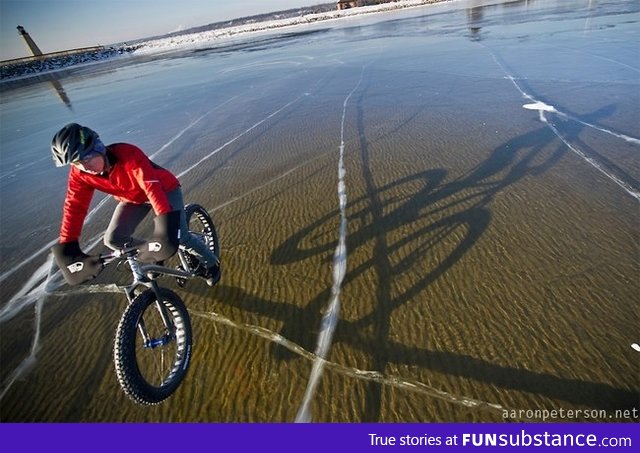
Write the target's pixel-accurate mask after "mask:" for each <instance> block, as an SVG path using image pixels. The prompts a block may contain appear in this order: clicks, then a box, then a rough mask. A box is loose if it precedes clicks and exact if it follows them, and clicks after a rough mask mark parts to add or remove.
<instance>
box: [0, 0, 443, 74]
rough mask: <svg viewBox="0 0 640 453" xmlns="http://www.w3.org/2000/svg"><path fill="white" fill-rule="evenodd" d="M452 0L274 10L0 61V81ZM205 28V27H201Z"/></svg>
mask: <svg viewBox="0 0 640 453" xmlns="http://www.w3.org/2000/svg"><path fill="white" fill-rule="evenodd" d="M445 1H453V0H396V1H392V2H390V3H382V4H379V5H371V6H362V7H358V8H350V9H344V10H337V9H335V10H330V11H324V12H319V13H312V14H301V15H298V16H295V17H288V18H279V14H278V13H273V14H272V15H270V16H268V17H271V19H267V20H260V21H258V20H256V21H253V20H250V19H251V18H248V19H249V20H245V21H244V23H242V24H241V25H236V26H233V25H232V24H233V22H234V21H231V22H230V24H231V25H229V26H225V27H219V28H215V29H213V27H211V28H212V29H208V30H204V31H199V32H195V33H184V34H180V35H173V36H168V37H160V38H155V39H149V40H146V41H145V40H141V41H138V42H137V43H136V44H135V45H120V46H111V47H109V48H105V49H104V50H102V51H98V52H88V53H82V54H75V55H68V56H64V57H53V58H45V59H38V60H30V61H24V62H15V63H6V64H2V65H0V81H2V82H5V81H10V80H16V79H28V78H30V77H34V76H39V75H42V74H48V73H52V72H56V71H60V70H63V69H68V68H70V67H74V66H78V65H84V64H88V63H95V62H101V61H106V60H110V59H112V58H113V57H116V56H125V55H134V56H135V55H152V54H154V53H164V52H170V51H174V50H181V49H188V48H193V47H198V46H201V45H206V44H210V43H211V42H213V41H216V40H219V39H223V38H229V37H233V36H238V35H242V34H248V33H252V32H259V31H266V30H274V29H278V28H283V27H290V26H294V25H304V24H311V23H315V22H320V21H326V20H332V19H339V18H343V17H351V16H358V15H364V14H372V13H380V12H385V11H393V10H398V9H403V8H410V7H417V6H422V5H428V4H432V3H441V2H445ZM201 28H207V27H201Z"/></svg>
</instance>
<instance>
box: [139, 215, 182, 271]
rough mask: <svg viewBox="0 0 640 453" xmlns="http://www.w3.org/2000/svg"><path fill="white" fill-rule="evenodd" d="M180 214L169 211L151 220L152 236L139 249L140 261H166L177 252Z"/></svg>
mask: <svg viewBox="0 0 640 453" xmlns="http://www.w3.org/2000/svg"><path fill="white" fill-rule="evenodd" d="M180 214H181V212H180V211H171V212H168V213H167V214H162V215H159V216H157V217H156V218H155V219H153V224H154V229H153V236H152V237H151V239H150V240H148V241H147V242H145V243H144V244H142V245H141V246H140V247H139V250H140V253H139V254H138V259H139V260H140V261H143V262H149V261H162V260H166V259H167V258H169V257H171V256H173V255H174V254H175V253H176V252H177V251H178V245H179V244H180V240H179V236H178V235H179V233H180Z"/></svg>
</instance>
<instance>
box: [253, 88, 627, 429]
mask: <svg viewBox="0 0 640 453" xmlns="http://www.w3.org/2000/svg"><path fill="white" fill-rule="evenodd" d="M363 98H364V94H363V95H362V97H361V98H360V99H359V102H358V104H357V108H358V120H357V121H358V130H359V137H360V150H361V160H362V168H361V171H362V178H363V180H364V181H365V184H366V194H367V195H365V196H363V197H361V198H359V199H356V200H354V201H351V202H350V203H349V206H348V219H349V225H350V227H349V232H348V236H347V249H348V250H349V251H351V253H353V251H354V250H357V249H358V248H359V247H362V246H364V245H365V243H371V242H372V241H373V250H374V252H373V256H372V257H371V258H370V259H368V260H367V261H365V262H363V263H361V264H359V265H357V266H356V267H353V268H350V269H348V272H347V274H346V277H345V280H344V282H343V287H345V288H347V287H348V286H349V285H350V284H351V283H352V282H354V281H355V280H357V279H358V278H361V277H362V276H363V274H364V273H365V272H368V273H370V272H371V271H373V272H374V273H375V275H376V281H377V287H376V296H375V308H374V309H373V311H372V312H370V313H369V314H367V315H365V316H362V317H360V318H359V319H357V320H356V321H347V320H344V319H341V320H340V323H339V324H338V327H337V330H336V333H335V337H334V338H335V342H336V343H340V342H342V343H346V344H348V345H350V346H352V347H354V348H359V349H361V350H362V351H363V352H365V353H371V351H375V353H374V354H372V357H371V369H373V370H376V371H382V372H384V370H385V369H386V368H387V367H388V365H389V364H391V363H393V364H400V363H402V364H408V365H416V366H420V367H424V368H428V369H433V370H436V371H440V372H444V373H448V374H451V375H455V376H464V377H467V378H472V379H474V380H477V381H480V382H487V383H490V384H493V385H497V386H500V387H503V388H507V389H515V390H520V391H525V392H530V393H535V394H541V395H546V396H548V397H551V398H557V399H561V400H565V401H570V402H572V403H575V404H586V405H587V406H590V407H597V408H607V409H611V408H616V407H617V408H620V407H627V406H629V407H630V405H631V404H632V403H630V402H631V401H633V400H634V398H636V395H635V394H634V393H633V392H630V391H627V390H621V389H616V388H613V387H611V386H609V385H606V384H599V383H590V382H584V381H579V380H573V379H570V380H566V379H561V378H558V377H556V376H554V375H549V374H543V373H537V372H533V371H527V370H522V369H516V368H512V367H505V366H500V365H495V364H493V363H491V362H490V361H484V360H481V359H476V358H471V357H468V356H465V355H460V354H456V353H448V352H436V351H429V350H426V349H420V348H412V347H408V346H405V345H402V344H394V342H393V341H391V338H390V324H391V317H392V314H393V312H394V311H395V310H396V309H398V308H399V307H401V306H402V305H403V304H405V303H406V302H408V301H411V300H414V299H415V298H416V297H418V296H419V295H420V293H421V292H423V291H424V290H425V289H426V288H427V287H428V286H429V285H431V284H432V283H433V282H434V281H435V280H437V279H438V278H439V277H440V276H442V275H443V274H444V273H446V272H447V271H448V270H449V269H451V268H452V267H453V266H454V265H455V264H456V263H457V262H458V261H459V260H460V259H461V258H462V257H463V256H464V255H465V254H466V253H467V252H468V251H469V250H470V249H471V248H472V247H473V246H474V245H475V244H476V243H477V241H478V239H479V238H480V237H481V236H482V234H483V233H484V232H485V231H486V230H487V228H488V227H489V225H490V222H491V211H490V203H491V201H492V200H494V199H495V197H496V195H498V194H499V193H501V192H503V191H504V190H507V189H508V188H509V186H511V185H512V184H515V183H517V182H519V181H521V180H522V179H523V178H526V177H535V176H538V175H541V174H543V173H545V172H546V171H547V170H549V169H550V168H552V167H553V166H554V165H555V164H556V163H557V162H558V161H559V160H560V159H561V158H563V156H564V155H565V154H566V153H567V148H566V146H565V145H564V144H563V143H558V145H557V147H555V148H552V149H551V150H549V147H551V146H553V142H554V141H556V139H557V136H556V135H555V133H554V132H553V131H552V130H551V129H550V128H548V127H547V126H545V125H543V126H542V127H540V128H538V129H536V130H533V131H531V132H528V133H525V134H523V135H521V136H518V137H514V138H513V139H511V140H509V141H508V142H506V143H504V144H503V145H501V146H499V147H498V148H496V149H495V150H494V151H493V152H492V153H491V154H490V156H489V157H488V158H487V159H486V160H485V161H484V162H482V163H481V164H480V165H478V166H477V167H475V168H473V169H471V170H470V171H469V172H468V173H466V174H465V175H463V176H461V177H459V178H457V179H454V180H452V181H450V182H447V181H446V177H447V174H448V172H447V171H446V170H445V169H432V170H427V171H424V172H421V173H417V174H414V175H411V176H407V177H405V178H403V179H400V180H397V181H394V182H392V183H390V184H387V185H384V186H381V187H377V186H376V184H375V182H374V177H373V173H372V170H371V164H370V151H369V143H368V141H367V138H366V135H365V133H364V131H365V129H364V120H363V118H364V114H363V108H362V101H363ZM610 112H611V109H610V108H607V107H604V108H602V109H599V110H597V111H595V112H593V113H592V114H591V115H588V117H589V118H590V119H591V120H595V119H598V118H602V117H603V116H607V115H608V114H610ZM585 118H586V117H585ZM579 132H580V129H579V128H578V129H575V130H573V131H570V133H566V134H565V137H566V138H567V139H568V140H571V141H573V140H576V139H577V136H578V133H579ZM403 184H408V185H410V186H411V187H415V186H416V185H419V186H420V188H419V189H418V190H414V192H413V195H411V196H407V197H404V198H403V199H399V198H394V197H392V196H389V195H388V193H391V192H392V191H393V190H394V189H397V188H398V187H399V186H401V185H403ZM337 217H339V212H338V211H337V210H335V211H334V212H332V213H330V214H327V215H326V216H324V217H323V218H321V219H319V220H318V221H317V222H315V223H313V224H311V225H309V226H308V227H306V228H304V229H303V230H301V231H299V232H298V233H296V234H294V235H293V236H291V237H290V238H289V239H288V240H287V241H285V242H284V243H283V244H281V246H279V247H278V248H277V249H276V250H275V251H274V252H273V255H272V264H278V265H286V264H288V263H291V262H297V261H302V260H305V259H308V258H310V257H312V256H314V255H318V254H322V255H330V254H331V252H332V251H333V250H334V249H335V247H336V242H335V241H334V242H331V243H327V244H323V245H321V246H316V247H312V248H308V247H307V248H304V247H303V244H308V243H309V242H310V241H308V238H313V237H317V236H320V235H321V232H322V231H324V230H326V228H324V226H325V224H326V223H327V222H331V221H335V219H336V218H337ZM354 224H355V225H358V227H356V229H355V231H354V230H352V229H351V228H352V225H354ZM408 224H416V225H419V227H418V228H417V229H416V230H414V231H413V232H411V233H410V234H408V235H407V236H406V237H405V238H404V239H402V240H400V241H398V242H397V243H395V244H390V242H389V240H388V237H389V234H390V233H392V232H394V231H396V230H397V229H399V228H400V227H402V226H405V225H408ZM454 236H458V237H461V239H459V240H458V241H457V244H455V246H453V247H451V244H450V242H451V238H453V237H454ZM447 243H449V244H448V245H447V247H449V249H448V250H449V251H448V254H447V255H446V256H444V257H442V258H441V259H440V260H439V262H438V263H437V264H435V265H434V266H432V267H431V269H430V270H428V271H427V272H426V273H424V274H423V275H422V276H421V277H420V278H419V280H418V281H417V282H415V283H413V284H412V285H411V286H409V287H407V288H404V289H403V290H402V292H400V293H399V294H398V293H397V288H395V291H396V292H395V293H394V292H392V279H393V276H394V275H398V276H399V275H402V273H403V272H405V271H406V270H408V269H411V268H413V267H414V266H416V265H419V264H420V262H421V260H423V259H424V257H425V256H428V255H429V254H430V252H432V251H435V250H436V249H440V250H441V249H442V248H443V247H444V246H445V244H447ZM408 245H411V247H406V246H408ZM401 247H405V248H409V249H410V250H411V252H409V253H408V254H406V255H404V256H403V257H402V259H401V260H400V261H398V262H395V263H394V262H392V260H391V259H390V257H391V256H393V255H394V254H397V252H398V249H399V248H401ZM330 295H331V289H330V288H327V289H325V290H324V291H322V292H321V293H320V294H318V295H317V296H316V297H315V298H314V299H313V300H311V301H310V302H309V303H308V305H306V306H305V307H303V308H300V307H297V306H296V307H293V306H291V307H289V310H288V313H287V312H285V315H284V316H282V317H280V316H279V318H280V319H281V320H282V321H283V322H284V326H283V328H282V330H281V332H280V333H281V335H283V336H284V337H286V338H288V339H290V340H291V341H293V342H295V343H297V344H299V345H300V346H302V347H304V348H305V349H307V350H310V351H313V350H314V348H315V341H316V337H317V333H318V332H317V329H318V328H319V326H320V324H321V323H320V319H321V317H322V311H323V310H324V309H325V306H326V304H327V301H328V300H329V299H330ZM251 305H252V307H251V308H249V307H247V308H249V309H252V310H255V311H257V312H261V313H263V314H265V315H268V310H264V307H259V305H260V304H251ZM280 313H282V312H280ZM272 315H273V313H272ZM365 332H366V333H365ZM370 332H373V334H372V335H371V334H370ZM273 352H274V354H276V356H277V357H279V358H281V359H287V358H290V357H291V354H290V353H289V351H287V350H285V349H284V348H282V347H281V346H278V345H275V346H274V350H273ZM436 359H437V360H436ZM366 392H367V395H366V397H365V398H364V400H365V401H366V404H367V407H366V408H365V409H364V413H363V417H362V418H363V420H366V421H377V420H379V417H380V412H381V401H382V394H381V392H382V386H381V384H378V383H370V384H368V389H367V391H366Z"/></svg>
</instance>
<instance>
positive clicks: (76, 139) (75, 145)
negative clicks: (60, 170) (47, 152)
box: [51, 123, 106, 167]
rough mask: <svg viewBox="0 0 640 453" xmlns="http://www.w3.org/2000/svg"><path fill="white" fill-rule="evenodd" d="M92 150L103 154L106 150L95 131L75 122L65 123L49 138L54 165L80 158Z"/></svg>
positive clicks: (59, 165) (64, 163) (61, 164)
mask: <svg viewBox="0 0 640 453" xmlns="http://www.w3.org/2000/svg"><path fill="white" fill-rule="evenodd" d="M92 151H95V152H98V153H101V154H104V153H105V151H106V150H105V147H104V145H103V144H102V142H101V141H100V138H99V137H98V134H97V133H96V132H95V131H93V130H91V129H89V128H88V127H84V126H80V125H79V124H76V123H71V124H67V125H66V126H65V127H63V128H62V129H60V130H59V131H58V133H57V134H56V135H54V136H53V140H51V152H52V153H53V161H54V162H55V164H56V167H62V166H63V165H67V164H70V163H72V162H77V161H79V160H82V159H84V158H85V157H86V156H87V154H89V153H91V152H92Z"/></svg>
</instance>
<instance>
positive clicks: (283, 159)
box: [0, 0, 640, 422]
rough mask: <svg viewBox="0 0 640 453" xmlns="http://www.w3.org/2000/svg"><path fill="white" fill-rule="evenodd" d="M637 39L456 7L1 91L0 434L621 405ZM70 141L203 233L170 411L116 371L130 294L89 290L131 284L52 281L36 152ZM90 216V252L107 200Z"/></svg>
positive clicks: (639, 384)
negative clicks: (119, 161)
mask: <svg viewBox="0 0 640 453" xmlns="http://www.w3.org/2000/svg"><path fill="white" fill-rule="evenodd" d="M639 21H640V4H639V3H638V2H636V1H633V0H629V1H606V0H599V1H589V0H568V1H560V0H528V1H526V0H521V1H499V0H493V1H492V0H487V1H473V0H459V1H454V2H447V3H442V4H436V5H430V6H424V7H418V8H410V9H406V10H401V11H396V12H387V13H379V14H373V15H366V16H354V17H350V18H344V19H339V20H331V21H323V22H318V23H315V24H313V25H305V26H294V27H289V28H283V29H278V30H272V31H264V32H259V33H254V34H247V35H242V36H236V37H233V38H228V39H221V40H216V41H210V42H196V43H194V44H193V46H192V47H188V48H185V47H180V48H175V49H170V48H169V49H165V50H167V51H166V52H165V53H162V54H159V53H155V54H146V55H142V56H138V57H136V56H131V57H123V58H121V59H119V60H114V61H112V62H108V63H102V64H97V65H93V66H84V67H82V68H77V69H74V70H71V71H67V72H65V73H60V74H57V75H56V78H55V79H54V78H53V76H52V77H51V78H50V79H46V80H40V81H35V80H33V81H30V82H23V83H20V84H17V83H9V84H3V85H0V86H1V87H2V97H1V99H0V105H1V110H0V197H1V198H0V210H1V212H0V230H1V231H2V235H0V253H1V255H2V260H1V261H0V290H1V292H2V296H3V297H2V302H0V354H1V360H2V364H3V365H2V367H0V382H1V385H2V393H1V398H2V400H1V401H0V404H1V405H2V412H1V414H0V415H1V418H2V420H3V421H162V422H166V421H181V422H182V421H193V422H203V421H212V422H216V421H232V422H236V421H237V422H274V421H277V422H280V421H293V420H294V419H295V418H296V415H297V414H299V413H300V411H304V410H307V411H308V415H309V417H310V418H311V419H312V420H313V421H322V422H362V421H384V422H428V421H439V422H442V421H502V420H504V418H503V415H504V414H505V411H512V410H519V409H523V410H527V409H531V410H535V409H549V410H552V409H559V408H564V409H579V410H596V411H604V413H599V416H598V417H595V418H597V419H602V420H604V419H609V416H608V415H606V414H614V413H615V410H616V409H629V408H633V407H636V408H637V407H638V392H639V391H640V377H639V376H640V365H639V364H640V361H638V358H639V353H638V352H636V351H635V350H634V349H632V348H631V344H632V343H637V342H640V332H639V331H638V325H640V318H639V315H638V310H637V307H638V303H639V302H640V300H639V298H638V294H640V283H638V279H637V276H638V270H639V262H638V257H639V256H640V247H639V243H638V225H640V209H638V208H639V202H640V159H639V158H638V156H639V153H640V128H639V127H638V125H639V124H640V49H639V47H638V42H640V27H639V26H638V23H639ZM54 81H55V83H54ZM63 92H64V94H62V93H63ZM69 122H79V123H81V124H85V125H87V126H89V127H91V128H93V129H95V130H97V131H98V132H99V133H100V135H101V137H102V139H103V141H104V142H105V143H113V142H119V141H126V142H131V143H134V144H136V145H138V146H140V147H141V148H142V149H143V150H145V151H146V152H147V153H148V154H149V155H151V156H152V158H153V160H154V161H155V162H157V163H158V164H160V165H162V166H164V167H167V168H169V169H171V170H173V171H174V172H175V173H176V174H177V175H179V177H180V179H181V182H182V185H183V191H184V192H185V198H186V199H187V201H196V202H199V203H200V204H202V205H204V206H205V207H206V208H207V209H208V210H209V211H210V212H211V213H212V215H213V217H214V221H215V222H216V225H217V228H218V233H219V235H220V240H221V244H222V262H223V269H224V273H223V278H222V281H221V282H220V284H219V285H218V286H217V287H215V288H213V289H211V288H208V287H207V286H206V285H204V283H202V282H195V281H194V282H190V284H189V285H188V286H187V287H186V288H184V289H180V288H177V287H176V285H175V284H174V283H173V282H171V281H168V280H167V281H166V282H165V284H166V285H167V286H169V287H171V288H173V289H174V290H175V291H176V292H178V294H180V295H181V296H182V297H183V298H184V300H185V302H186V303H187V306H188V307H189V309H190V313H191V315H192V323H193V326H194V348H195V350H194V355H193V359H192V365H191V369H190V371H189V374H188V375H187V378H186V380H185V381H184V383H183V384H182V386H181V387H180V389H179V390H178V392H177V393H176V394H175V395H174V396H173V397H172V398H171V399H170V400H168V401H167V402H166V403H164V404H163V405H161V406H159V407H154V408H151V409H148V408H140V407H137V406H135V405H134V404H133V403H130V402H129V401H128V400H127V399H126V397H125V396H124V394H123V393H122V392H121V390H120V389H119V387H118V384H117V380H116V377H115V373H114V370H113V365H112V357H111V349H112V339H113V334H114V333H115V328H116V325H117V322H118V319H119V316H120V314H121V312H122V310H123V308H124V305H125V303H126V302H125V299H124V296H122V295H120V294H113V293H110V292H109V288H110V287H109V286H106V285H108V284H109V283H112V282H114V281H116V282H117V283H125V282H126V278H127V275H126V273H124V272H120V271H115V270H113V269H108V270H106V271H105V272H103V274H102V275H101V276H100V277H99V278H98V279H97V280H96V282H94V283H95V285H93V286H91V287H90V288H89V289H86V290H85V289H83V290H80V291H77V292H75V293H73V294H68V295H51V296H45V295H44V292H43V289H42V288H43V285H44V281H45V278H46V275H47V271H48V270H49V267H50V256H49V253H48V250H49V248H50V247H51V245H52V244H53V243H54V241H55V240H56V238H57V233H58V228H59V223H60V215H61V207H62V201H63V199H64V192H65V187H66V177H67V170H66V169H59V168H55V166H54V165H53V162H52V159H51V157H50V150H49V144H50V141H51V137H52V136H53V135H54V133H55V132H56V131H57V130H58V129H60V128H61V127H62V126H63V125H64V124H66V123H69ZM340 189H344V190H342V191H341V190H340ZM100 200H101V196H96V197H95V198H94V203H93V206H94V207H95V210H94V211H92V213H91V214H90V216H89V219H88V221H87V223H86V224H85V228H84V232H83V244H84V245H85V248H87V247H88V246H89V244H91V243H95V241H96V240H97V239H99V238H100V234H101V233H102V232H103V231H104V229H105V228H106V226H107V224H108V221H109V218H110V215H111V212H112V210H113V208H114V206H115V203H114V202H113V201H112V200H106V201H105V202H103V203H100V204H99V202H100ZM341 202H342V203H344V204H341ZM146 226H147V227H148V224H147V225H146ZM93 250H94V251H95V252H97V251H99V250H101V248H100V247H99V246H96V247H95V248H94V249H93ZM101 288H102V289H101ZM176 288H177V289H176ZM61 289H62V290H64V288H61ZM327 311H329V312H332V313H333V314H334V315H335V316H336V319H337V323H336V324H332V323H330V322H323V320H322V319H323V314H324V313H326V312H327ZM323 328H327V329H329V330H328V331H324V333H325V334H327V333H328V334H329V335H325V336H324V338H327V341H326V342H325V344H318V339H319V337H320V333H321V329H323ZM334 329H335V330H334ZM323 350H324V351H326V359H327V362H326V363H324V368H323V369H322V370H321V371H323V373H321V374H320V373H317V374H316V376H317V377H318V381H317V387H314V384H313V377H312V376H313V375H314V373H313V371H314V363H316V365H318V363H321V362H315V361H314V356H313V353H314V352H316V351H323ZM315 370H316V371H318V367H317V366H316V368H315ZM310 382H311V385H310ZM196 402H197V404H196ZM305 404H306V406H305ZM305 408H306V409H305ZM510 413H511V414H513V412H510ZM528 417H529V416H528V415H526V414H520V415H519V416H517V417H515V418H516V419H518V420H529V419H530V418H528ZM593 418H594V417H589V416H587V417H585V416H584V415H581V416H578V417H576V418H575V419H574V420H569V421H581V420H585V419H593ZM509 419H511V418H509ZM533 420H535V417H533ZM558 421H559V420H558ZM616 421H624V420H616Z"/></svg>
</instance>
